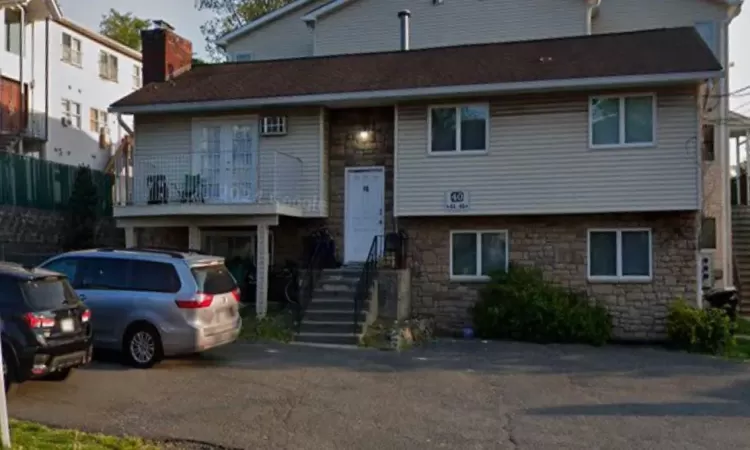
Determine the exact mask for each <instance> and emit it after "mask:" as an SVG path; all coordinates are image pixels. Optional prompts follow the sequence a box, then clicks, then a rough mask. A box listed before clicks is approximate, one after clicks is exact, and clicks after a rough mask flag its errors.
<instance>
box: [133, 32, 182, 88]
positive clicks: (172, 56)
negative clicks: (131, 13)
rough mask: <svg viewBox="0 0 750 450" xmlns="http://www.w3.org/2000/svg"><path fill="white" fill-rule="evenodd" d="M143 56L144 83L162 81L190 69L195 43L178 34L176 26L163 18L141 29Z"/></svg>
mask: <svg viewBox="0 0 750 450" xmlns="http://www.w3.org/2000/svg"><path fill="white" fill-rule="evenodd" d="M141 42H142V56H143V84H144V86H145V85H146V84H149V83H160V82H163V81H166V80H168V79H170V78H173V77H176V76H177V75H179V74H181V73H183V72H185V71H188V70H190V68H191V66H192V61H193V43H192V42H190V41H189V40H187V39H185V38H183V37H180V36H178V35H177V34H176V33H175V32H174V28H173V27H172V26H171V25H170V24H168V23H167V22H165V21H163V20H154V26H153V27H152V28H151V29H148V30H142V31H141Z"/></svg>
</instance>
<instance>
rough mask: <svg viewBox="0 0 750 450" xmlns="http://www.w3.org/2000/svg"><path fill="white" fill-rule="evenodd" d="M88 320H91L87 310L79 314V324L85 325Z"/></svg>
mask: <svg viewBox="0 0 750 450" xmlns="http://www.w3.org/2000/svg"><path fill="white" fill-rule="evenodd" d="M89 320H91V310H90V309H87V310H86V311H84V312H83V314H81V322H83V323H86V322H88V321H89Z"/></svg>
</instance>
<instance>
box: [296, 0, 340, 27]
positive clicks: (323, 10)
mask: <svg viewBox="0 0 750 450" xmlns="http://www.w3.org/2000/svg"><path fill="white" fill-rule="evenodd" d="M348 1H349V0H335V1H332V2H331V3H328V4H327V5H325V6H321V7H320V8H318V9H316V10H315V11H313V12H310V13H308V14H305V15H304V16H302V20H304V21H305V22H315V21H316V20H318V17H320V16H322V15H325V14H328V13H329V12H330V11H333V10H334V9H336V8H338V7H339V6H343V5H344V4H345V3H347V2H348Z"/></svg>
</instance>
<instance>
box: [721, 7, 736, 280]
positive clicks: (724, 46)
mask: <svg viewBox="0 0 750 450" xmlns="http://www.w3.org/2000/svg"><path fill="white" fill-rule="evenodd" d="M729 22H731V19H725V20H722V21H721V22H720V23H721V25H722V26H721V33H720V36H721V37H720V42H721V47H720V48H721V60H722V61H721V62H722V65H723V66H724V76H722V77H721V78H719V92H718V95H719V120H718V122H719V126H718V132H719V133H718V134H719V154H720V155H721V164H720V166H721V173H722V176H723V178H724V179H723V182H722V183H721V188H722V198H723V199H724V201H723V202H722V204H723V207H722V211H721V215H722V222H723V225H724V233H722V235H723V236H722V248H723V250H724V251H723V255H724V257H723V258H722V259H723V261H722V262H723V264H722V266H723V267H722V269H723V270H722V272H723V278H724V287H725V288H728V287H732V286H733V285H734V280H733V272H732V267H733V261H732V258H733V255H732V211H731V208H732V206H731V204H732V199H731V182H732V181H731V175H730V173H729V169H730V164H729V157H730V156H729V128H728V125H727V116H728V112H729V95H728V92H729V39H728V36H727V34H728V31H729ZM737 164H738V166H739V161H737ZM738 179H739V177H738ZM738 184H739V183H738Z"/></svg>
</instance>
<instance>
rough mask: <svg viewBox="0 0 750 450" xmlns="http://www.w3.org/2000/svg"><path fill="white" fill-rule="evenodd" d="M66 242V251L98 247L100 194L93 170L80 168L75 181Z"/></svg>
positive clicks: (70, 203) (70, 202) (69, 203)
mask: <svg viewBox="0 0 750 450" xmlns="http://www.w3.org/2000/svg"><path fill="white" fill-rule="evenodd" d="M66 219H67V220H66V229H65V237H64V239H65V241H64V242H63V248H64V249H65V250H66V251H70V250H79V249H84V248H91V247H94V246H95V245H96V225H97V220H98V219H99V193H98V191H97V189H96V185H95V184H94V178H93V175H92V172H91V169H90V168H89V167H87V166H80V167H79V168H78V171H77V172H76V178H75V181H73V192H72V193H71V194H70V199H69V201H68V214H67V217H66Z"/></svg>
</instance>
